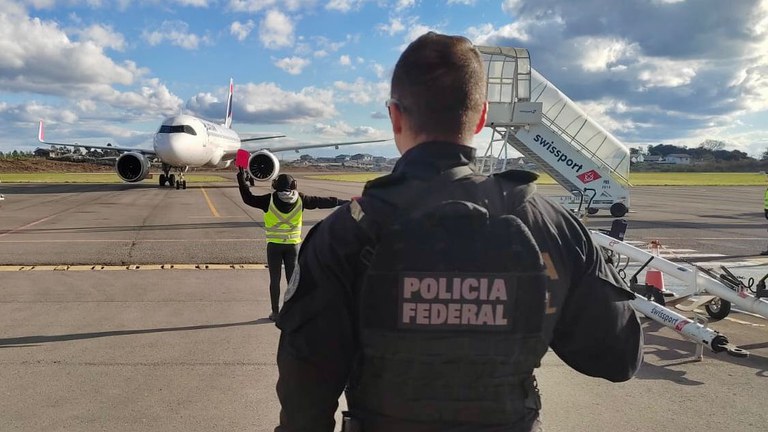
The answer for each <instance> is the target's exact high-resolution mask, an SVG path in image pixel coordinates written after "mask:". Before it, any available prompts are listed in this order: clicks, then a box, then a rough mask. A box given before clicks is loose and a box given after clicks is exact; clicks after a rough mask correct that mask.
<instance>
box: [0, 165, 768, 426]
mask: <svg viewBox="0 0 768 432" xmlns="http://www.w3.org/2000/svg"><path fill="white" fill-rule="evenodd" d="M299 186H300V189H301V190H302V191H303V192H304V193H308V194H317V195H334V196H338V197H341V198H349V197H352V196H355V195H358V194H359V193H360V191H361V188H362V185H361V184H355V183H340V182H326V181H318V180H310V179H304V178H299ZM256 190H261V191H264V193H266V192H267V189H266V188H265V187H263V186H260V187H257V188H256ZM541 190H542V192H543V193H544V194H559V193H561V189H560V188H558V187H550V186H544V187H541ZM762 191H763V189H762V188H759V187H734V188H724V187H723V188H717V187H712V188H698V187H691V188H684V187H653V188H635V189H633V191H632V212H631V213H630V214H629V215H628V216H627V217H626V219H627V220H628V222H629V230H628V231H627V239H628V240H630V241H632V242H634V244H636V245H638V246H640V245H642V244H644V243H646V242H648V241H650V240H653V239H658V240H660V241H661V242H662V244H663V245H664V246H665V248H667V251H668V252H669V256H670V257H673V255H678V254H679V255H681V256H682V255H683V254H685V256H687V257H689V259H696V260H699V261H701V262H706V263H708V264H719V263H735V264H734V271H735V272H737V273H739V272H743V273H740V274H744V275H751V274H759V273H760V272H761V271H762V272H763V274H764V273H765V272H768V260H766V259H765V258H761V257H756V256H754V255H755V253H757V252H759V251H761V250H763V249H765V248H766V246H768V233H766V228H768V223H767V222H766V221H765V219H764V218H763V215H762V209H761V208H760V206H761V198H762ZM0 193H3V194H5V196H6V200H5V201H3V202H2V203H0V270H4V271H0V365H1V367H0V382H2V383H3V385H2V386H0V389H1V390H0V392H1V393H0V394H2V397H0V430H2V431H101V430H109V431H213V430H221V431H244V430H249V431H270V430H272V429H273V428H274V426H275V424H276V422H277V418H278V412H279V404H278V401H277V397H276V395H275V392H274V386H275V382H276V379H277V369H276V365H275V352H276V345H277V340H278V337H279V332H278V330H277V329H276V328H275V327H274V326H273V325H272V323H271V322H269V321H268V320H267V319H265V317H266V316H267V315H268V313H269V294H268V290H267V283H268V275H267V272H266V271H265V270H263V269H261V267H262V266H260V264H263V263H264V262H265V258H264V234H263V227H262V226H261V223H260V221H261V212H260V211H259V210H256V209H252V208H249V207H247V206H245V205H244V204H243V203H242V202H241V200H240V197H239V194H238V191H237V188H236V187H234V185H228V184H211V185H190V189H187V190H186V191H177V190H175V189H174V190H171V189H164V188H159V187H157V186H154V185H139V186H136V185H48V186H45V185H8V184H3V185H2V187H1V188H0ZM328 213H329V211H327V210H314V211H309V212H307V214H306V217H305V224H306V226H305V229H308V228H309V227H310V226H311V225H312V224H313V223H314V222H316V221H317V220H320V219H321V218H322V217H324V216H325V215H327V214H328ZM611 222H612V218H610V217H608V216H603V215H597V216H594V217H591V218H590V219H589V220H588V221H587V223H588V225H589V226H590V228H593V229H595V228H608V227H609V226H610V223H611ZM76 264H80V265H84V266H81V267H71V266H72V265H76ZM137 264H138V265H139V266H138V267H139V269H137V270H113V269H119V268H123V269H124V268H127V266H129V265H133V266H134V267H135V266H136V265H137ZM171 264H182V265H183V264H187V265H188V267H194V266H195V265H198V267H202V268H205V267H204V266H200V265H201V264H209V265H210V266H209V269H208V270H202V269H179V268H180V266H178V265H177V266H176V269H173V270H153V268H160V266H165V267H169V266H170V265H171ZM213 264H229V265H232V266H233V267H234V268H229V267H228V266H226V265H225V266H220V268H223V269H211V268H216V266H213ZM3 265H4V266H3ZM93 265H98V266H96V268H98V269H102V268H103V270H86V268H90V267H91V266H93ZM102 266H105V267H102ZM57 268H58V269H59V270H54V269H57ZM644 323H645V324H644V331H645V337H646V350H645V364H644V365H643V367H642V369H641V370H640V372H639V373H638V375H637V376H636V377H635V378H634V379H633V380H631V381H629V382H627V383H622V384H612V383H608V382H605V381H602V380H598V379H594V378H590V377H586V376H583V375H579V374H578V373H576V372H574V371H573V370H571V369H569V368H568V367H567V366H565V365H564V364H563V363H562V362H561V361H560V360H559V359H558V358H557V357H556V356H555V355H553V354H552V353H550V354H547V356H546V357H545V358H544V360H543V364H542V367H541V368H540V369H539V370H538V372H537V376H538V379H539V384H540V389H541V391H542V394H543V400H544V409H543V418H544V424H545V427H546V430H549V431H594V430H612V431H637V430H651V429H654V430H655V429H667V428H684V429H706V430H734V431H764V430H766V428H768V413H766V410H765V409H764V407H762V402H763V401H764V400H765V399H766V396H768V386H767V385H766V383H768V381H766V379H768V329H767V328H766V324H768V323H767V322H766V320H765V319H763V318H761V317H756V316H753V315H750V314H746V313H740V312H738V311H734V312H732V313H731V315H729V317H728V318H726V319H724V320H722V321H717V322H711V323H710V324H709V325H710V327H711V328H713V329H715V330H718V331H720V332H722V333H723V334H724V335H726V336H727V337H728V338H729V340H730V341H731V342H732V343H734V344H736V345H738V346H740V347H742V348H745V349H747V350H749V351H750V356H749V357H748V358H735V357H730V356H728V355H726V354H724V353H720V354H714V353H711V352H709V351H707V350H705V351H704V358H703V360H702V361H695V357H694V352H695V345H694V344H693V343H691V342H688V341H685V340H683V339H681V337H680V336H678V335H677V334H675V333H674V332H673V331H671V330H669V329H667V328H660V326H659V325H657V324H655V323H652V322H649V321H648V320H644ZM342 402H343V398H342Z"/></svg>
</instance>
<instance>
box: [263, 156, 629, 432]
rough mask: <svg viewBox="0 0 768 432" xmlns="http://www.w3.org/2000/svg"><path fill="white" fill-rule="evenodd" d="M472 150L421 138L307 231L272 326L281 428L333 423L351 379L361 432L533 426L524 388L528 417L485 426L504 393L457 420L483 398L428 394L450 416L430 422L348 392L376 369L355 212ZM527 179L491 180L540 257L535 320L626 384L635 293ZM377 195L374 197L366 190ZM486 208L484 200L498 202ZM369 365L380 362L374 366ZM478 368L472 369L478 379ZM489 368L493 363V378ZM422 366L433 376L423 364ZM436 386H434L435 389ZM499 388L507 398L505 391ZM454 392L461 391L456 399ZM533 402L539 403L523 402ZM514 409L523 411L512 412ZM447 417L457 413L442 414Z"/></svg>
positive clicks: (364, 238)
mask: <svg viewBox="0 0 768 432" xmlns="http://www.w3.org/2000/svg"><path fill="white" fill-rule="evenodd" d="M473 158H474V149H472V148H471V147H467V146H461V145H456V144H452V143H445V142H434V143H422V144H420V145H418V146H416V147H415V148H413V149H411V150H409V151H408V152H407V153H406V154H405V155H403V157H402V158H401V159H400V161H399V162H398V164H397V165H396V166H395V169H394V170H393V172H392V174H391V175H390V176H387V177H385V178H382V179H379V180H375V181H373V182H369V184H368V185H367V186H366V193H364V195H363V197H362V198H360V199H358V200H357V202H356V203H353V204H352V205H348V206H344V207H341V208H340V209H338V210H337V211H335V212H334V213H333V214H332V215H330V216H329V217H328V218H326V219H325V220H324V221H323V222H321V223H320V224H317V225H315V227H313V229H312V230H311V231H310V234H309V235H308V236H307V238H306V240H305V242H304V245H303V246H302V250H301V253H300V255H299V267H298V270H299V275H298V277H296V278H294V280H293V281H292V283H291V286H290V287H289V289H288V292H287V293H286V299H287V300H286V303H285V305H284V308H283V310H282V311H281V313H280V316H279V317H278V322H277V324H278V327H279V328H281V330H282V334H281V338H280V345H279V349H278V356H277V363H278V367H279V372H280V378H279V380H278V383H277V393H278V396H279V398H280V402H281V405H282V410H281V413H280V426H278V427H277V428H276V431H283V432H285V431H291V432H295V431H324V432H325V431H328V432H329V431H332V430H333V425H334V420H333V415H334V412H335V410H336V409H337V401H338V398H339V396H340V395H341V392H342V391H344V389H345V387H346V386H347V385H348V384H349V386H350V389H348V390H349V392H348V394H347V400H348V404H349V406H350V409H351V410H352V411H354V412H355V413H356V414H357V415H360V416H362V422H363V424H364V426H363V431H386V430H397V431H405V432H408V431H470V430H471V431H486V432H488V431H529V430H532V429H533V428H535V427H536V424H537V418H538V410H539V408H540V407H539V406H537V405H536V403H535V402H536V401H538V395H537V394H536V395H534V396H536V397H535V398H526V397H527V396H531V395H530V394H528V395H526V394H525V393H524V392H523V395H522V396H521V399H520V400H521V401H522V400H523V399H525V402H526V404H525V409H526V410H527V411H523V412H526V413H527V414H526V415H523V416H522V417H515V420H514V421H512V420H510V421H505V422H503V423H499V422H498V421H496V420H495V419H493V420H492V421H494V422H495V423H489V420H488V419H487V418H486V416H485V415H486V413H495V412H496V411H498V410H499V407H501V409H503V407H504V403H505V402H508V401H505V400H496V401H494V400H487V401H484V403H486V402H487V404H486V405H483V406H482V407H481V408H478V409H476V410H475V409H474V408H473V410H472V411H471V412H466V411H464V412H460V413H459V414H460V415H456V416H452V415H451V414H450V413H451V409H450V407H451V405H450V403H451V402H453V403H456V402H457V401H459V402H461V401H462V400H463V399H461V398H466V397H483V396H485V395H477V394H474V393H473V394H472V395H470V396H468V395H466V394H463V393H461V392H459V394H458V396H456V395H451V396H445V397H443V398H442V400H441V395H440V394H436V393H435V392H432V393H429V392H425V395H426V396H427V397H429V398H432V399H434V401H430V403H432V402H434V404H433V405H426V404H422V405H423V406H424V407H433V408H435V411H436V412H439V413H448V414H446V415H443V416H442V420H425V418H424V416H415V415H413V412H411V413H404V414H402V415H400V413H399V412H397V413H394V414H393V413H392V412H388V413H387V414H385V413H383V412H381V411H382V410H378V407H387V408H388V407H392V406H395V407H396V402H393V399H394V398H396V397H397V395H385V397H386V398H388V399H387V400H384V401H373V402H372V398H371V394H372V393H371V390H370V388H371V386H370V385H368V386H367V388H365V389H363V390H359V389H356V388H355V387H356V385H357V383H358V382H359V381H365V378H366V368H367V369H368V370H370V369H371V368H372V366H370V364H369V365H367V366H366V365H365V364H362V363H363V362H362V361H361V359H363V358H369V357H370V356H369V354H370V353H368V352H366V353H361V350H360V347H361V339H360V338H361V331H360V329H361V327H360V322H361V319H362V318H365V317H362V318H361V317H360V311H361V309H360V298H359V293H360V291H359V290H360V287H361V285H362V283H363V276H364V273H365V270H366V267H365V265H364V264H361V255H364V252H363V251H364V250H365V249H366V247H367V246H369V245H370V242H371V240H370V235H369V231H368V230H366V229H365V227H364V226H363V224H361V223H360V219H361V215H363V214H364V215H366V216H367V215H371V216H373V217H374V219H375V218H376V216H375V215H377V214H381V213H385V212H387V211H388V210H387V209H386V207H387V204H385V203H384V202H383V201H382V200H380V199H378V198H377V195H382V194H383V195H387V193H389V196H390V197H391V196H397V195H398V191H404V190H408V188H409V187H411V186H413V187H414V188H416V190H417V191H418V190H419V188H420V187H423V186H419V185H423V184H424V183H425V182H428V181H430V179H434V178H435V177H438V176H441V173H444V172H445V171H448V170H451V169H454V168H456V167H461V166H467V165H469V164H470V163H471V162H472V160H473ZM534 178H535V176H534V175H533V174H531V173H526V172H521V171H516V172H515V171H511V172H508V173H506V174H503V175H501V176H500V178H499V179H498V182H497V184H500V185H502V187H503V189H504V194H503V196H504V200H503V201H504V202H503V205H504V206H505V208H506V210H507V211H508V214H513V215H514V216H516V217H517V218H519V219H520V220H522V222H523V223H524V224H525V226H527V228H528V229H529V230H530V233H531V234H532V237H533V239H534V241H535V243H536V245H537V246H538V248H539V250H540V252H541V256H542V257H543V258H544V259H543V262H544V263H545V264H546V275H547V279H546V281H545V283H544V284H545V287H546V315H545V316H544V323H543V326H542V328H541V335H542V337H543V338H544V341H545V344H548V345H549V346H550V347H551V348H552V349H553V350H554V351H555V352H556V353H557V355H558V356H559V357H560V358H561V359H563V360H564V361H565V362H566V363H567V364H568V365H570V366H571V367H572V368H574V369H576V370H577V371H579V372H581V373H584V374H587V375H590V376H595V377H601V378H605V379H608V380H610V381H625V380H628V379H629V378H631V377H632V376H633V375H634V373H635V371H636V370H637V368H638V367H639V364H640V362H641V361H642V346H643V343H642V333H641V330H640V324H639V321H638V319H637V316H636V315H635V312H634V310H633V309H632V308H631V306H630V305H629V303H628V300H629V299H631V298H632V297H633V295H632V293H631V292H629V291H628V290H626V289H625V288H624V284H623V281H621V279H620V278H619V277H618V276H617V274H616V273H615V271H614V270H613V268H611V267H610V266H608V265H606V264H605V262H604V260H603V258H602V256H601V254H600V251H599V250H598V249H597V248H596V246H595V245H594V244H593V243H592V241H591V238H590V236H589V233H588V231H587V230H586V228H584V226H583V225H582V224H581V223H580V222H579V221H578V220H577V219H576V218H575V217H574V216H573V215H572V214H571V213H570V212H568V211H567V210H565V209H563V208H562V207H561V206H559V205H557V204H554V203H551V202H550V201H548V200H546V199H544V198H543V197H541V196H538V195H537V194H534V193H533V192H534V189H535V186H534V185H533V184H531V183H530V182H531V181H532V180H533V179H534ZM440 189H441V190H439V191H429V192H427V191H425V192H424V193H425V194H429V195H431V194H433V193H434V194H438V195H439V194H440V193H444V194H445V193H447V194H448V195H450V193H451V190H452V189H451V188H450V187H445V188H440ZM374 191H375V192H378V193H368V192H374ZM446 191H447V192H446ZM417 193H418V192H417ZM430 198H431V197H430ZM425 199H427V195H425ZM462 199H463V198H462ZM491 199H494V198H491ZM479 204H481V205H488V204H489V203H488V202H487V201H485V202H479ZM492 204H493V205H489V208H490V207H492V206H494V205H497V204H499V203H492ZM363 217H365V216H363ZM468 259H469V258H468ZM362 261H363V262H364V261H365V260H362ZM395 343H396V342H395ZM366 346H370V345H369V344H366ZM476 348H483V347H476ZM485 351H486V352H484V354H488V353H489V352H491V351H492V354H496V353H498V352H502V351H504V349H499V350H496V349H495V348H494V347H487V349H486V350H485ZM505 354H506V353H505ZM543 354H544V353H543V352H541V353H540V354H539V355H540V356H543ZM486 357H489V356H486ZM526 361H527V360H526ZM538 361H540V357H539V358H538V359H536V361H535V363H536V364H534V365H533V367H536V366H538ZM486 364H488V365H490V364H491V363H490V362H487V363H486ZM507 366H508V365H507ZM513 366H514V365H513ZM373 367H374V368H378V369H376V370H377V371H380V370H383V369H381V366H380V365H374V366H373ZM490 367H491V366H489V368H490ZM498 370H499V371H503V370H504V369H503V368H500V369H498ZM483 372H484V371H482V370H481V371H479V372H478V373H476V374H475V375H478V376H482V375H483ZM496 372H497V370H496V369H494V370H493V371H490V369H489V371H488V374H489V375H490V374H492V373H496ZM423 373H424V376H429V374H430V371H429V370H426V371H423ZM368 374H369V375H370V373H368ZM361 377H362V378H361ZM484 378H486V379H487V378H488V377H487V376H486V377H484ZM432 381H434V380H432ZM432 381H426V383H427V384H429V383H431V382H432ZM439 384H440V383H438V384H436V385H435V386H433V387H434V388H440V386H439ZM525 384H527V385H529V387H528V388H530V385H531V384H532V385H533V386H535V381H534V380H533V378H532V376H531V380H529V381H526V382H525ZM425 386H426V387H430V386H429V385H426V384H425ZM363 387H365V386H363ZM386 388H391V386H390V387H386ZM505 390H506V389H505ZM409 391H410V390H409ZM430 391H432V390H430ZM497 394H503V395H505V397H506V395H508V394H512V393H510V392H504V391H500V392H498V393H497ZM454 396H456V397H458V399H456V398H454V399H451V398H452V397H454ZM529 400H531V401H533V402H534V403H532V404H531V405H528V404H527V402H528V401H529ZM473 402H477V401H473ZM520 405H523V403H522V402H521V404H520ZM453 406H454V407H455V408H456V411H457V412H458V411H462V408H463V404H462V403H457V404H455V405H453ZM473 406H475V407H476V406H477V404H475V405H473ZM406 410H407V409H406ZM390 411H391V410H390ZM430 411H431V410H430ZM510 412H511V411H510ZM520 412H521V411H520V409H518V410H517V411H515V414H519V413H520ZM450 418H453V419H455V420H451V421H447V420H446V419H450ZM507 418H512V417H507Z"/></svg>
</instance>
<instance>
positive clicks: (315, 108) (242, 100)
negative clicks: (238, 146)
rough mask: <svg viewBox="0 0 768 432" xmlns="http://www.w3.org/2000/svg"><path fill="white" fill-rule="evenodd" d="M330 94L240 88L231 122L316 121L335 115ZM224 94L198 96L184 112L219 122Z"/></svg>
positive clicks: (270, 86) (266, 86)
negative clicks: (217, 119) (233, 119)
mask: <svg viewBox="0 0 768 432" xmlns="http://www.w3.org/2000/svg"><path fill="white" fill-rule="evenodd" d="M333 102H334V101H333V92H332V91H330V90H322V89H317V88H314V87H307V88H304V89H302V90H301V91H299V92H290V91H286V90H283V89H281V88H280V87H279V86H278V85H277V84H274V83H261V84H250V83H249V84H241V85H238V86H237V91H236V92H235V97H234V107H233V111H234V118H235V121H236V122H240V123H257V124H279V123H298V122H306V121H317V120H319V119H324V118H331V117H333V116H335V115H336V114H337V112H336V108H335V106H334V103H333ZM225 103H226V94H225V93H224V92H222V94H221V95H220V97H216V96H213V95H211V94H210V93H200V94H198V95H196V96H194V97H192V98H191V99H189V100H188V101H187V103H186V108H187V109H188V110H191V111H192V112H194V113H196V114H197V115H201V116H203V117H206V118H211V119H216V118H222V117H223V115H224V108H225Z"/></svg>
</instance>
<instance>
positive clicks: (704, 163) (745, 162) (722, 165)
mask: <svg viewBox="0 0 768 432" xmlns="http://www.w3.org/2000/svg"><path fill="white" fill-rule="evenodd" d="M726 145H727V144H726V143H725V142H723V141H718V140H705V141H704V142H702V143H701V144H699V145H698V146H697V147H693V148H688V147H686V146H676V145H672V144H658V145H649V146H648V148H647V150H645V149H642V148H637V147H630V149H629V152H630V155H632V156H639V155H642V156H643V157H647V156H661V157H664V158H666V157H667V156H669V155H679V154H684V155H688V156H690V158H691V164H690V165H670V164H655V163H636V164H634V165H633V167H632V170H633V171H736V172H739V171H768V148H767V149H765V150H764V151H763V152H762V154H761V155H760V157H758V158H754V157H752V156H750V155H748V154H747V153H745V152H743V151H741V150H726V149H725V147H726Z"/></svg>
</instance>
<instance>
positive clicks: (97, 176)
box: [0, 172, 231, 183]
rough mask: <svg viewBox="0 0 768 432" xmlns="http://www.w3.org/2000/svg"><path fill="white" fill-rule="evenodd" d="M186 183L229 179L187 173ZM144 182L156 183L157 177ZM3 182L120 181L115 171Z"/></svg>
mask: <svg viewBox="0 0 768 432" xmlns="http://www.w3.org/2000/svg"><path fill="white" fill-rule="evenodd" d="M185 177H186V179H187V183H190V182H197V183H216V182H225V181H231V180H228V179H226V178H224V177H220V176H217V175H205V174H187V175H186V176H185ZM144 181H145V182H155V183H157V177H155V178H152V179H146V180H144ZM0 182H3V183H122V182H123V181H122V180H120V178H119V177H118V176H117V175H116V174H115V173H47V172H43V173H19V174H0Z"/></svg>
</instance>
